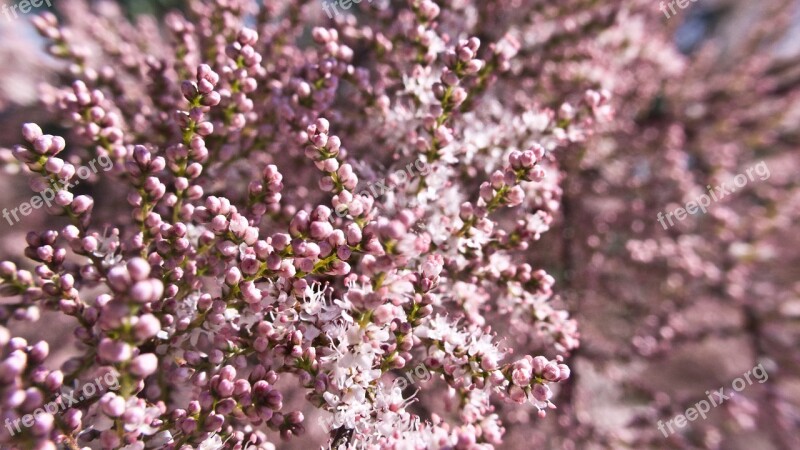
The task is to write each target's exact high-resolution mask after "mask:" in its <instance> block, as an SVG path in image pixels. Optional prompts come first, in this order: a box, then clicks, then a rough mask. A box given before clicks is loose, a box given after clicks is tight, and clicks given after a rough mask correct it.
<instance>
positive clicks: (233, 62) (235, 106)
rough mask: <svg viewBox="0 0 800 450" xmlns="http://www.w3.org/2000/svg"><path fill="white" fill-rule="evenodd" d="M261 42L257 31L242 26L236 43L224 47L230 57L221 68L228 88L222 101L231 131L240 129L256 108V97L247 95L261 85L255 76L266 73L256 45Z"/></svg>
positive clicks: (221, 92) (227, 124)
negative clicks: (248, 115) (252, 97)
mask: <svg viewBox="0 0 800 450" xmlns="http://www.w3.org/2000/svg"><path fill="white" fill-rule="evenodd" d="M257 43H258V33H257V32H256V31H255V30H251V29H249V28H243V29H242V30H240V31H239V34H238V36H237V37H236V42H233V43H232V44H229V45H228V46H227V47H225V54H226V55H227V56H228V58H230V61H229V62H228V64H226V65H225V66H224V67H223V68H222V69H221V71H220V72H221V74H222V77H223V78H224V79H225V80H226V81H227V85H228V86H229V87H227V88H224V89H220V95H221V96H222V104H223V105H224V106H226V108H227V109H226V115H227V117H225V124H226V126H228V127H229V128H230V129H231V130H240V129H242V128H244V126H245V124H246V123H247V114H249V113H250V112H251V111H252V110H253V100H252V99H250V98H248V96H247V94H250V93H252V92H253V91H255V90H256V88H257V87H258V82H257V81H256V78H255V77H256V76H263V74H264V68H263V67H261V65H260V64H261V54H259V53H258V52H256V50H255V48H254V46H255V45H256V44H257Z"/></svg>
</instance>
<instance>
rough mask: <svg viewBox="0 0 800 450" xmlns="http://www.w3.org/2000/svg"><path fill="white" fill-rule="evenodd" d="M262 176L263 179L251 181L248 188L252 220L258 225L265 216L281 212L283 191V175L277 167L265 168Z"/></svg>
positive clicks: (272, 165) (271, 165)
mask: <svg viewBox="0 0 800 450" xmlns="http://www.w3.org/2000/svg"><path fill="white" fill-rule="evenodd" d="M262 175H263V176H262V179H260V180H254V181H251V182H250V185H249V186H248V192H249V194H250V198H249V204H250V214H251V219H253V221H254V222H255V223H256V224H258V223H259V222H260V221H261V217H262V216H263V215H264V214H275V213H277V212H278V211H279V210H280V201H281V191H282V190H283V175H282V174H281V173H280V171H278V167H277V166H276V165H274V164H270V165H268V166H267V167H265V168H264V171H263V172H262Z"/></svg>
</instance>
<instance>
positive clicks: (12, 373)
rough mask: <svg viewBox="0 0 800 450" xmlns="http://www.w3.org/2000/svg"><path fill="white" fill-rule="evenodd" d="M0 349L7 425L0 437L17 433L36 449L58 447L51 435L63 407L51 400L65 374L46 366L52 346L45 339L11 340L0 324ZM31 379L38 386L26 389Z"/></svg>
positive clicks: (0, 394)
mask: <svg viewBox="0 0 800 450" xmlns="http://www.w3.org/2000/svg"><path fill="white" fill-rule="evenodd" d="M0 351H1V353H0V354H2V355H3V358H2V360H0V409H1V410H2V415H0V420H2V421H3V422H5V425H6V426H4V427H2V429H0V439H2V437H3V435H5V437H7V438H10V437H11V436H16V438H17V439H25V440H27V441H28V442H29V443H30V445H32V446H36V448H48V449H55V448H56V447H55V446H54V445H53V444H52V442H50V441H49V437H50V432H51V431H52V430H53V429H54V427H56V426H57V424H56V417H55V414H56V412H58V411H59V410H60V408H59V406H58V405H56V404H55V403H52V402H51V400H53V399H55V398H56V397H57V395H58V394H59V393H60V391H61V386H62V383H63V381H64V375H63V374H62V373H61V371H59V370H53V371H51V370H48V369H47V368H46V367H45V365H44V362H45V359H46V358H47V356H48V354H49V352H50V347H49V346H48V344H47V342H44V341H40V342H38V343H36V344H34V345H28V343H27V341H26V340H25V339H22V338H11V339H9V335H8V330H6V329H5V328H3V327H0ZM27 379H29V380H31V381H32V382H33V384H35V385H36V387H33V386H32V387H28V388H25V386H26V385H27V384H28V383H26V382H24V381H23V380H27ZM46 403H47V405H46Z"/></svg>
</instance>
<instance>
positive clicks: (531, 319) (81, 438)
mask: <svg viewBox="0 0 800 450" xmlns="http://www.w3.org/2000/svg"><path fill="white" fill-rule="evenodd" d="M189 3H190V7H189V8H188V10H187V12H186V15H183V14H181V13H170V14H169V15H168V16H167V17H166V18H165V26H164V28H163V30H158V29H157V28H156V27H155V25H154V24H153V23H151V22H148V21H144V22H142V23H137V24H130V23H129V22H127V20H126V19H125V18H124V17H123V16H122V15H121V13H120V11H118V10H116V9H115V8H111V7H104V8H98V9H97V10H89V9H82V8H84V7H85V6H82V5H81V4H79V3H76V4H75V8H74V9H70V11H69V13H68V14H67V15H66V16H65V17H66V18H67V21H66V24H62V23H61V22H59V20H58V19H57V18H56V16H54V15H52V14H49V13H45V15H43V16H42V17H39V18H37V19H35V21H34V24H35V26H36V28H37V30H38V31H39V33H40V34H41V35H42V36H43V38H44V39H46V40H48V42H49V46H48V51H49V52H50V53H51V55H52V56H54V57H56V58H58V59H60V60H62V61H64V62H65V63H66V64H64V66H63V68H62V69H59V70H61V71H62V72H61V75H62V79H64V80H66V82H67V85H66V86H50V87H49V88H48V92H49V95H47V96H46V97H45V98H44V100H45V101H44V103H45V104H46V106H48V108H49V109H50V110H51V111H52V113H53V114H54V115H55V117H57V119H58V120H59V122H60V123H62V124H63V125H64V126H65V129H66V130H67V131H66V132H65V133H63V134H64V136H63V137H61V136H51V135H47V134H44V132H43V131H42V129H41V128H40V127H39V126H38V125H35V124H26V125H25V126H24V127H23V129H22V138H23V140H24V143H23V144H22V145H19V146H17V147H16V148H15V149H14V151H13V152H12V156H13V157H14V158H16V163H15V164H19V165H20V167H22V168H23V170H24V172H26V173H28V174H29V175H30V176H31V178H32V180H33V182H32V185H33V187H34V189H37V188H38V187H40V186H43V184H42V183H43V181H42V179H44V180H45V181H47V180H50V179H52V180H56V179H58V180H62V179H70V178H71V177H73V176H74V172H75V170H74V166H75V165H77V164H79V163H80V162H81V161H85V160H88V159H90V158H92V157H96V156H99V155H104V156H107V157H109V158H110V159H111V160H112V161H113V162H114V167H113V170H110V171H109V172H107V173H105V174H103V175H102V176H98V177H95V178H93V179H91V180H89V181H90V182H89V183H87V186H86V187H85V189H86V191H84V192H86V193H85V194H83V195H75V196H74V197H73V195H72V194H71V193H69V192H67V191H60V192H59V193H58V198H57V199H56V203H57V204H58V205H59V206H60V208H53V209H51V210H50V211H49V212H50V213H52V214H53V215H54V216H57V217H54V218H53V219H52V220H50V221H48V225H47V227H46V229H44V230H41V231H39V232H31V233H29V234H28V236H27V239H26V244H27V247H26V248H25V250H24V253H25V256H26V257H27V258H28V259H29V261H28V262H25V263H21V262H18V263H17V264H15V263H12V262H11V261H5V262H2V263H0V280H1V281H2V286H1V287H0V292H2V294H3V295H5V296H9V297H14V298H15V300H14V301H15V302H16V303H11V304H7V305H4V306H3V308H4V310H3V314H0V318H2V321H3V322H2V325H3V327H1V328H0V330H2V333H1V334H0V357H2V361H3V362H2V363H0V378H2V379H3V385H2V387H0V398H2V399H3V400H2V401H3V417H2V419H4V420H5V419H8V420H10V421H12V422H13V421H14V420H16V419H19V418H20V417H22V416H24V415H25V414H28V413H30V412H31V411H32V410H34V409H35V408H37V407H38V406H40V405H41V404H43V403H44V402H47V401H52V400H53V399H56V401H58V399H59V398H62V397H61V396H63V392H62V389H61V386H62V385H64V384H67V383H69V382H72V381H74V380H83V379H89V378H92V377H96V376H98V374H103V373H107V372H109V371H114V372H115V373H119V374H120V378H119V380H120V387H119V390H118V391H116V392H109V393H107V394H105V395H103V396H99V397H98V398H89V399H85V400H84V401H81V402H78V403H77V404H75V405H72V406H71V407H70V408H69V409H67V410H66V411H65V412H64V413H63V414H58V415H55V416H52V415H50V416H41V417H39V418H37V421H36V423H35V425H34V426H33V427H31V428H30V429H26V430H23V432H21V433H18V434H14V435H10V434H3V432H2V430H0V446H3V447H4V448H5V446H11V447H16V446H19V447H26V446H30V447H31V448H41V449H45V448H56V446H59V445H61V446H67V447H70V448H73V447H74V448H77V447H82V446H94V447H99V448H108V449H111V448H115V449H116V448H123V449H126V450H140V449H144V448H167V449H188V448H202V449H219V448H230V449H242V448H263V449H269V448H274V442H275V441H276V440H277V439H285V440H293V439H297V438H298V437H299V436H301V435H304V434H307V433H309V432H311V433H312V434H313V433H316V432H318V430H313V431H312V430H311V427H308V426H307V424H306V417H311V416H319V415H324V416H326V417H329V418H330V420H328V421H326V422H325V423H327V424H328V429H327V430H325V433H326V435H324V436H315V438H318V439H319V441H318V442H317V444H323V445H325V444H327V445H330V446H332V447H334V448H348V447H349V448H386V449H393V448H431V449H436V448H440V449H445V448H458V449H489V448H494V446H502V445H503V436H504V433H505V431H506V428H505V423H506V419H507V417H508V416H507V411H510V410H511V409H512V407H513V406H515V405H516V406H517V407H518V408H520V411H523V413H524V414H527V413H530V412H533V414H532V415H533V416H537V415H538V416H541V417H544V416H545V415H546V414H547V412H548V411H549V410H552V409H553V408H555V407H556V404H557V403H558V401H557V398H556V393H557V391H558V390H559V386H560V385H562V384H564V383H565V382H566V381H567V380H568V379H569V378H570V372H571V371H570V368H569V367H568V365H567V364H566V363H565V362H566V361H565V359H564V358H565V357H566V356H568V355H569V353H570V352H572V351H574V350H575V349H576V348H578V344H579V334H578V331H577V328H576V326H575V322H574V321H573V320H572V319H570V318H569V314H568V313H567V311H566V310H564V309H560V307H559V306H557V305H554V304H552V303H551V301H550V300H551V298H552V296H553V291H554V289H555V287H554V286H555V285H556V281H555V278H554V277H553V276H552V275H550V274H548V273H547V272H546V271H545V270H544V269H541V268H536V267H534V266H535V264H534V263H533V262H531V261H530V260H529V259H528V257H527V254H526V253H525V251H526V250H527V249H528V248H529V246H530V245H531V243H532V242H534V241H537V240H539V239H540V238H541V237H542V234H543V233H544V232H546V231H547V230H548V229H549V227H550V224H551V223H552V221H553V216H554V214H556V212H557V211H558V210H559V203H560V198H561V195H562V192H561V190H560V188H559V168H558V165H557V163H556V159H555V155H557V154H558V153H559V152H561V151H562V150H566V149H567V148H568V147H569V146H571V145H574V144H577V143H584V142H585V141H586V139H587V137H588V136H591V135H592V134H593V133H595V129H596V128H598V126H599V125H601V124H604V123H606V122H608V121H609V120H611V119H612V117H613V111H612V110H611V108H610V107H609V106H608V103H609V101H610V100H609V94H608V93H607V92H606V91H603V90H595V89H586V90H581V91H576V92H575V93H571V95H569V96H566V95H565V98H563V99H560V100H561V101H560V102H558V103H555V104H556V105H557V106H556V107H548V106H546V105H547V104H548V103H551V102H549V99H547V100H548V101H546V102H541V103H538V102H532V101H527V100H526V101H523V102H522V103H518V100H519V99H520V98H519V97H518V95H519V92H520V91H521V90H524V89H521V86H519V85H515V84H514V83H512V82H511V81H509V79H508V76H509V75H511V74H512V72H513V71H514V70H518V69H519V67H518V66H517V67H516V68H515V61H516V57H517V52H518V51H519V50H520V48H521V47H522V43H521V42H520V40H519V39H518V38H517V37H515V36H514V34H515V33H514V32H513V30H512V29H509V30H506V31H504V32H503V33H501V34H499V35H497V36H495V34H496V31H497V30H494V31H492V32H491V33H489V34H488V35H487V34H485V33H482V32H479V30H471V29H469V27H465V28H459V23H460V22H459V21H458V20H457V16H458V14H460V10H459V8H457V7H454V8H445V7H443V6H440V5H438V4H437V3H435V2H433V1H430V0H422V1H418V0H412V1H409V2H408V4H407V5H404V6H398V7H396V9H387V10H386V11H382V12H381V14H383V13H387V14H388V13H389V12H393V13H395V14H396V15H397V20H396V23H394V24H393V25H391V26H386V25H385V24H384V25H381V21H380V18H379V17H375V18H374V22H372V24H371V25H366V24H365V25H363V26H360V25H356V24H355V23H352V22H348V21H342V22H341V23H337V24H336V25H335V28H324V27H316V26H313V23H314V22H313V21H314V18H313V17H312V16H313V14H312V12H311V11H310V8H307V7H305V6H304V5H306V3H309V2H302V1H301V2H291V3H287V4H285V5H281V6H275V5H260V6H259V5H258V4H257V2H252V1H248V0H233V1H216V2H200V1H196V2H189ZM308 6H310V3H309V5H308ZM87 17H91V18H92V20H87ZM103 24H119V25H120V26H118V27H113V31H112V30H111V28H110V27H106V28H104V27H103ZM160 31H161V32H163V34H164V35H166V36H167V39H166V40H163V39H162V38H161V36H160V34H159V32H160ZM479 35H480V36H486V38H480V39H479V38H478V37H477V36H479ZM85 36H90V37H91V39H92V40H93V41H92V43H93V44H94V45H93V46H92V49H93V50H97V51H96V52H93V51H87V48H86V47H84V46H83V45H82V42H80V38H81V37H85ZM307 36H310V37H311V39H307ZM482 39H483V40H484V41H486V40H487V39H488V42H482ZM522 88H524V86H522ZM573 94H574V95H573ZM45 128H47V127H45ZM62 155H67V156H62ZM68 161H69V162H68ZM9 164H11V162H9ZM419 164H421V165H422V167H424V168H425V170H424V171H422V170H421V169H420V165H419ZM411 166H414V167H415V168H417V169H418V170H420V174H418V175H417V176H414V177H411V176H409V177H408V179H405V178H404V179H403V180H396V179H394V178H397V176H394V178H392V179H391V180H390V183H391V184H392V189H391V191H390V192H387V191H388V189H379V190H374V189H363V183H365V182H367V183H369V182H370V181H371V180H384V179H387V177H389V178H391V177H392V176H390V175H389V174H392V173H394V174H396V173H399V172H403V173H405V172H404V168H408V167H411ZM409 174H410V171H409ZM382 183H383V181H381V184H382ZM101 194H102V195H101ZM94 199H97V201H98V206H97V207H94V206H95V200H94ZM18 266H19V267H18ZM43 311H48V313H49V312H55V313H58V314H60V315H62V316H64V317H66V318H69V323H70V324H71V326H72V327H73V328H74V330H73V337H74V339H75V342H76V347H77V348H78V352H77V354H75V355H71V356H72V357H71V358H70V359H69V360H67V361H66V362H65V363H64V364H63V365H62V367H61V368H60V369H46V368H45V367H47V366H46V364H45V360H46V359H47V345H46V344H35V345H33V346H29V345H28V344H27V342H25V341H23V340H22V339H21V338H16V337H13V338H12V337H11V335H10V333H9V331H8V330H9V329H12V328H13V327H12V325H13V323H12V322H11V321H12V319H14V320H28V321H36V320H37V319H39V316H40V313H43ZM504 323H511V324H512V327H513V330H514V334H509V333H507V332H508V331H509V330H508V329H506V328H505V327H503V326H502V324H504ZM521 338H524V340H526V344H524V345H517V343H518V342H521V341H520V340H519V339H521ZM512 355H513V357H512ZM419 364H423V365H424V367H425V368H427V369H428V370H429V371H430V373H431V374H432V380H431V381H430V384H431V385H430V386H428V383H425V385H421V386H420V388H423V389H433V390H434V392H437V391H438V390H441V391H442V392H446V393H447V395H446V397H447V401H446V403H447V405H446V406H445V408H444V410H441V411H438V410H437V411H436V412H432V410H429V411H424V412H423V411H420V410H418V409H416V406H415V405H416V403H418V402H421V403H423V402H426V399H422V398H421V397H422V396H421V395H420V394H419V393H416V392H412V391H410V390H409V389H402V388H401V387H399V386H397V384H392V383H391V381H392V379H394V378H395V377H396V376H397V374H398V373H400V372H401V371H402V370H403V369H408V368H409V367H415V366H418V365H419ZM300 392H302V394H303V395H297V394H298V393H300ZM301 397H302V399H304V400H305V402H304V403H303V402H300V401H299V399H300V398H301ZM503 402H506V403H508V404H509V406H508V407H503V408H499V407H498V405H500V404H501V403H503ZM426 405H427V403H426ZM501 448H502V447H501Z"/></svg>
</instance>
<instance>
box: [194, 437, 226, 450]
mask: <svg viewBox="0 0 800 450" xmlns="http://www.w3.org/2000/svg"><path fill="white" fill-rule="evenodd" d="M221 448H222V438H221V437H219V435H218V434H212V435H211V436H209V437H208V439H206V440H205V441H203V442H201V443H200V445H199V446H197V450H219V449H221Z"/></svg>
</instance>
